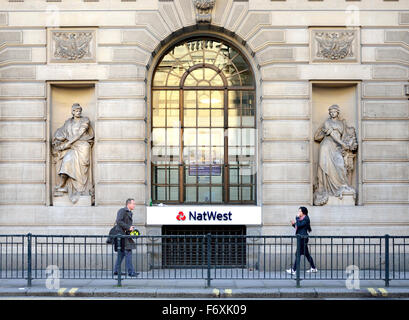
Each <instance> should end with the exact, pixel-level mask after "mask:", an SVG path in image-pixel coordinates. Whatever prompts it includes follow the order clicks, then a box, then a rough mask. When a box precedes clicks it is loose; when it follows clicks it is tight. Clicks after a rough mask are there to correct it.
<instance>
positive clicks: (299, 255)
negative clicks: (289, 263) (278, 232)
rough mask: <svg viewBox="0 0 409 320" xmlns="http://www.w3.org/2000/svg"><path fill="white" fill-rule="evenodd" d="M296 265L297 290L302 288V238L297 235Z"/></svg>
mask: <svg viewBox="0 0 409 320" xmlns="http://www.w3.org/2000/svg"><path fill="white" fill-rule="evenodd" d="M295 261H296V262H295V263H296V266H297V270H296V271H295V280H296V284H297V288H300V272H301V271H300V270H301V236H300V235H299V234H297V251H296V253H295Z"/></svg>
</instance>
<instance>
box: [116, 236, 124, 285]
mask: <svg viewBox="0 0 409 320" xmlns="http://www.w3.org/2000/svg"><path fill="white" fill-rule="evenodd" d="M115 241H116V246H117V253H118V255H117V261H118V262H119V267H118V287H121V286H122V261H121V256H120V255H121V250H122V248H121V237H120V236H118V237H116V238H115Z"/></svg>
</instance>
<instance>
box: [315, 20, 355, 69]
mask: <svg viewBox="0 0 409 320" xmlns="http://www.w3.org/2000/svg"><path fill="white" fill-rule="evenodd" d="M310 32H311V37H310V39H311V40H310V51H311V52H310V59H311V62H338V63H339V62H341V63H342V62H344V63H351V62H352V63H353V62H356V63H358V62H359V60H360V56H359V52H360V50H359V44H360V40H359V29H356V28H331V29H327V28H325V29H324V28H311V29H310Z"/></svg>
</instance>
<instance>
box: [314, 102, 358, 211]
mask: <svg viewBox="0 0 409 320" xmlns="http://www.w3.org/2000/svg"><path fill="white" fill-rule="evenodd" d="M328 111H329V118H328V119H327V120H326V121H325V122H324V123H323V124H322V125H321V126H320V127H319V128H318V130H317V131H316V133H315V136H314V140H315V141H317V142H319V143H320V150H319V156H318V170H317V183H316V184H315V186H314V205H319V206H320V205H324V204H326V203H327V202H328V199H329V197H330V196H333V197H337V198H339V199H342V197H343V195H346V194H349V195H353V197H354V199H355V189H354V188H353V187H352V186H351V184H352V183H351V182H352V181H351V180H352V172H353V169H354V165H353V163H354V158H355V153H356V150H357V148H358V143H357V139H356V134H355V129H354V128H353V127H348V126H347V123H346V121H345V120H341V119H340V118H339V113H340V108H339V106H338V105H332V106H330V107H329V109H328Z"/></svg>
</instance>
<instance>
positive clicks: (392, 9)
mask: <svg viewBox="0 0 409 320" xmlns="http://www.w3.org/2000/svg"><path fill="white" fill-rule="evenodd" d="M0 5H1V6H0V7H1V9H0V78H1V82H0V115H1V120H0V204H1V207H0V222H1V223H0V232H3V231H4V232H7V231H10V230H12V226H16V225H19V223H20V222H21V220H18V219H17V220H16V219H15V218H12V217H11V215H12V214H11V212H13V211H14V210H15V209H16V208H17V207H20V206H21V205H22V204H24V205H25V206H27V207H35V211H36V212H37V213H38V214H40V213H39V212H42V213H43V214H44V216H46V217H51V216H52V215H53V214H54V213H53V210H54V209H53V208H52V207H49V206H48V204H49V203H50V171H49V168H50V167H49V166H50V164H49V162H50V147H49V145H50V138H51V136H52V134H53V132H50V123H49V122H50V112H52V104H51V103H50V99H49V94H50V92H49V91H50V85H52V84H56V83H59V82H64V83H67V82H68V83H69V82H70V81H72V82H78V81H83V82H84V83H91V82H92V83H95V94H96V111H95V128H94V129H95V135H96V137H95V146H94V159H93V160H94V163H93V164H94V180H95V206H94V207H90V208H87V209H81V210H80V212H81V213H79V212H77V213H76V211H75V210H71V209H70V210H68V211H67V212H68V213H67V214H69V215H71V217H72V218H73V219H76V217H77V215H80V214H81V215H88V214H89V215H90V216H92V217H95V214H96V213H97V212H99V211H101V221H104V223H103V225H104V226H106V227H108V226H109V223H108V221H110V217H111V216H112V217H113V216H114V215H115V212H116V210H117V208H118V207H119V206H122V205H123V202H124V200H125V199H126V198H128V197H133V198H135V200H136V202H137V208H136V210H135V221H137V223H138V224H140V225H141V226H144V224H145V215H146V213H145V205H146V204H147V203H148V202H149V198H150V173H149V172H150V164H149V163H150V154H149V153H150V151H149V150H150V148H149V139H150V81H151V77H152V73H153V68H154V66H155V63H156V62H157V61H158V59H159V56H158V55H157V53H160V52H161V50H164V49H165V48H166V45H167V43H168V41H169V40H170V39H172V37H173V38H174V37H177V36H183V35H184V32H191V33H194V32H198V33H200V32H201V33H202V34H206V33H208V34H216V33H219V34H220V35H221V36H224V37H226V38H227V39H230V40H231V41H233V42H234V43H235V44H237V45H238V46H239V48H240V49H242V50H243V53H244V54H245V55H246V56H247V57H248V58H249V60H250V63H251V64H252V66H253V68H254V73H255V78H256V81H257V88H256V91H257V109H258V111H257V112H258V115H257V119H258V123H257V128H258V137H259V145H258V147H259V148H258V149H259V150H258V155H259V163H258V196H257V199H258V200H257V202H258V205H261V206H263V229H262V231H260V232H263V233H280V232H284V230H287V229H284V227H285V228H287V227H286V226H287V225H288V223H287V220H288V219H287V218H288V217H292V216H293V215H294V214H295V212H293V211H294V210H296V209H297V206H299V205H308V206H311V205H312V193H313V180H314V177H313V168H312V166H313V146H314V141H313V134H314V133H313V126H312V121H313V110H312V108H313V105H312V84H313V83H314V81H319V82H324V83H325V82H328V83H329V82H337V81H339V82H346V81H350V82H354V83H355V84H356V86H357V92H358V95H359V97H358V102H357V105H356V107H357V110H356V111H357V120H358V127H357V132H358V137H359V140H358V143H359V151H358V157H357V163H356V166H357V170H358V172H359V175H358V180H359V181H358V184H359V190H358V191H359V193H358V206H356V207H349V208H337V207H335V208H331V209H330V210H329V211H330V212H332V214H334V215H337V214H344V213H345V212H349V213H350V215H349V220H348V221H347V222H346V223H347V224H346V225H354V226H358V225H359V226H362V225H365V223H363V224H362V225H361V224H359V223H358V224H355V222H356V221H355V220H354V219H355V217H357V216H359V219H363V221H370V220H371V219H372V216H371V214H372V209H373V210H375V211H377V212H378V211H379V210H380V211H382V212H385V217H382V215H381V216H380V218H379V221H378V222H377V223H378V224H377V225H376V228H381V229H382V231H381V230H380V231H379V233H384V231H385V230H388V228H389V227H393V228H395V229H393V230H396V233H400V232H401V231H402V230H405V229H404V228H407V226H408V224H409V211H408V205H409V169H408V168H409V105H408V95H407V92H405V85H408V76H409V68H408V65H409V13H407V3H406V1H404V0H399V1H394V2H390V1H383V0H376V1H373V0H361V1H354V2H349V1H345V0H336V1H330V0H323V1H307V0H305V1H298V0H286V1H270V0H249V1H234V0H217V1H216V5H215V8H214V10H213V12H212V22H211V26H212V27H211V28H209V29H206V27H203V26H199V27H196V13H195V8H194V6H193V3H192V1H191V0H174V1H151V0H138V1H135V2H132V1H121V0H100V1H98V2H89V1H83V0H72V1H66V0H62V1H60V2H49V1H46V0H30V1H28V0H25V1H20V2H13V1H8V0H0ZM320 28H325V30H335V31H337V30H340V29H341V30H343V29H346V30H353V31H354V32H355V33H356V38H355V39H356V43H354V44H353V51H354V55H353V57H351V58H350V60H348V61H342V60H337V61H322V60H321V59H317V57H316V56H315V54H316V51H315V49H314V50H312V48H315V47H313V42H314V41H315V40H314V36H313V31H314V30H320ZM67 29H73V30H75V29H78V30H83V29H90V30H95V35H94V37H95V38H94V39H93V41H95V52H94V54H95V60H94V61H92V62H89V61H77V62H76V63H68V62H67V61H64V62H55V61H52V60H50V57H51V56H52V54H53V51H52V50H51V41H52V38H51V37H50V32H51V31H52V30H67ZM172 35H173V36H172ZM334 103H337V101H334ZM341 108H342V106H341ZM67 117H68V115H67ZM102 208H104V209H103V210H102ZM311 208H312V211H313V212H315V213H316V218H315V221H316V222H317V223H318V224H320V226H321V227H322V232H323V233H325V232H326V231H327V230H329V229H328V228H330V227H329V226H330V225H331V223H330V222H328V221H327V220H326V218H324V216H325V215H326V214H327V213H326V211H328V210H326V209H325V208H317V207H311ZM327 209H328V208H327ZM30 210H32V208H30ZM55 210H57V209H55ZM60 210H62V209H58V212H60ZM84 210H85V211H84ZM279 211H283V212H285V213H286V216H285V217H284V216H280V215H277V212H279ZM386 211H387V212H388V213H386ZM85 212H87V213H85ZM391 215H393V216H391ZM287 216H288V217H287ZM13 219H14V220H13ZM50 219H51V218H50ZM93 219H94V218H93ZM93 219H90V220H89V221H88V222H82V225H84V223H85V225H86V224H87V223H88V224H89V225H91V226H92V225H93V223H95V220H93ZM22 221H24V219H22ZM38 221H39V220H38ZM50 221H51V220H50ZM78 221H79V220H78ZM359 221H361V220H359ZM369 224H370V223H369ZM32 225H33V226H37V227H36V228H39V230H40V229H41V227H44V228H46V227H47V219H45V220H44V219H43V220H41V221H39V222H38V223H37V222H33V224H32ZM56 225H60V226H66V222H65V220H64V221H63V220H61V222H60V223H59V224H58V223H56ZM321 227H320V228H321ZM64 228H65V227H64ZM376 228H375V229H374V230H376ZM402 228H403V229H402ZM14 230H15V231H16V230H17V228H16V229H14ZM44 230H45V229H44ZM47 230H48V229H47ZM64 230H67V229H66V228H65V229H64ZM95 230H96V229H95ZM318 230H320V229H318ZM342 230H346V229H345V226H344V229H342ZM354 230H355V229H354ZM290 231H291V232H292V230H290ZM95 232H97V231H95ZM98 232H99V231H98ZM101 232H102V229H101ZM285 232H288V230H287V231H285ZM318 232H321V231H318ZM340 232H341V231H340Z"/></svg>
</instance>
